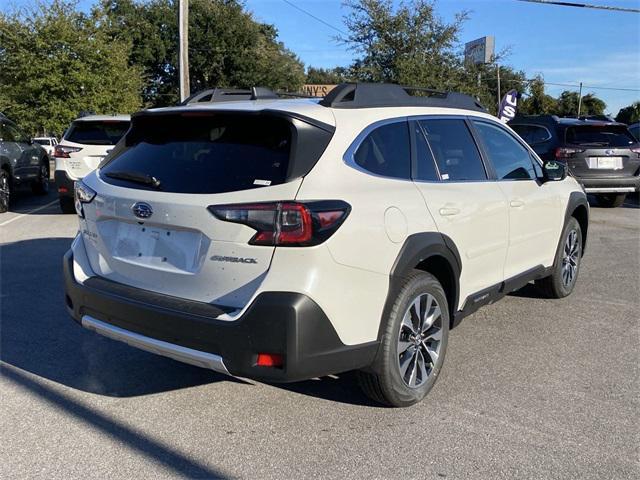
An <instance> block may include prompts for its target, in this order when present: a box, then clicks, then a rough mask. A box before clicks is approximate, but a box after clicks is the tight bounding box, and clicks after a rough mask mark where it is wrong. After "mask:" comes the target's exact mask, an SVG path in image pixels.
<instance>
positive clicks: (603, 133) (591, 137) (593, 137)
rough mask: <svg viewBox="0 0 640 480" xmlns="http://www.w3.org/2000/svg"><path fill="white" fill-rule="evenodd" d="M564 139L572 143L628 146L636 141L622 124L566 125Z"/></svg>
mask: <svg viewBox="0 0 640 480" xmlns="http://www.w3.org/2000/svg"><path fill="white" fill-rule="evenodd" d="M565 140H566V142H567V143H570V144H572V145H583V146H594V147H628V146H629V145H632V144H634V143H637V141H636V139H635V138H633V135H631V133H629V130H627V127H625V126H623V125H580V126H575V127H568V128H567V131H566V133H565Z"/></svg>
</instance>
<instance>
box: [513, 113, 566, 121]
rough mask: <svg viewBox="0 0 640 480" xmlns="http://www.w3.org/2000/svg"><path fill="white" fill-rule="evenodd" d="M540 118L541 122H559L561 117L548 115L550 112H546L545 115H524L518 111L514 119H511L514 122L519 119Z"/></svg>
mask: <svg viewBox="0 0 640 480" xmlns="http://www.w3.org/2000/svg"><path fill="white" fill-rule="evenodd" d="M527 119H528V120H538V121H540V122H547V123H558V122H559V121H560V117H559V116H557V115H548V114H544V115H522V114H520V113H518V114H517V115H516V116H515V117H514V119H513V120H511V121H512V122H515V121H517V120H527Z"/></svg>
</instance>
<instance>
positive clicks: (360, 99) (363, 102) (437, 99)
mask: <svg viewBox="0 0 640 480" xmlns="http://www.w3.org/2000/svg"><path fill="white" fill-rule="evenodd" d="M409 92H419V93H423V94H424V95H410V94H409ZM320 105H323V106H325V107H332V108H375V107H441V108H460V109H464V110H475V111H480V112H486V111H487V110H486V108H484V107H483V106H482V105H481V104H480V102H479V101H478V100H476V99H475V98H473V97H471V96H470V95H465V94H462V93H456V92H441V91H439V90H433V89H430V88H424V87H413V86H403V85H395V84H390V83H342V84H340V85H338V86H337V87H335V88H334V89H333V90H331V91H330V92H329V93H328V94H327V96H326V97H324V99H323V100H321V101H320Z"/></svg>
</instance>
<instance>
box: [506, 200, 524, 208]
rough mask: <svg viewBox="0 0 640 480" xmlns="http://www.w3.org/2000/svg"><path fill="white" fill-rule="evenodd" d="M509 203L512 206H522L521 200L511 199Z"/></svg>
mask: <svg viewBox="0 0 640 480" xmlns="http://www.w3.org/2000/svg"><path fill="white" fill-rule="evenodd" d="M509 205H511V206H512V207H513V208H518V207H524V202H523V201H522V200H511V202H509Z"/></svg>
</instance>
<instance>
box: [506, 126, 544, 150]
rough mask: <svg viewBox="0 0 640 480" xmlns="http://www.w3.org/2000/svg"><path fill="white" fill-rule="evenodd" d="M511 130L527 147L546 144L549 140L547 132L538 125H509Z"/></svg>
mask: <svg viewBox="0 0 640 480" xmlns="http://www.w3.org/2000/svg"><path fill="white" fill-rule="evenodd" d="M511 128H513V129H514V130H515V131H516V133H517V134H518V135H520V137H521V138H522V139H523V140H524V141H525V142H527V143H528V144H529V145H533V144H534V143H542V142H546V141H547V140H549V139H550V138H551V135H550V134H549V131H548V130H547V129H546V128H544V127H540V126H538V125H511Z"/></svg>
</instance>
